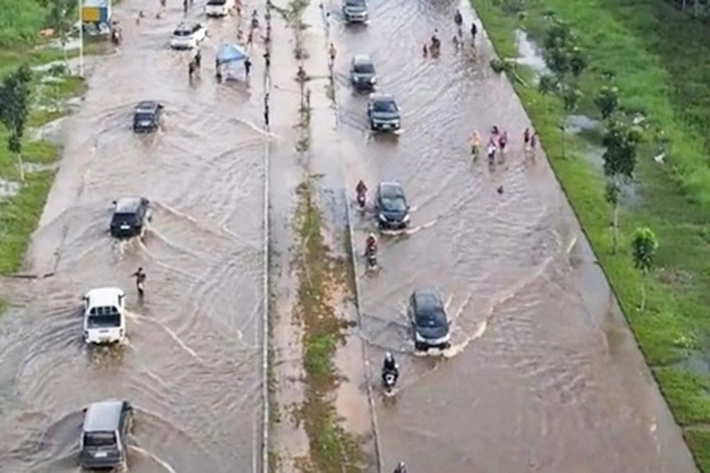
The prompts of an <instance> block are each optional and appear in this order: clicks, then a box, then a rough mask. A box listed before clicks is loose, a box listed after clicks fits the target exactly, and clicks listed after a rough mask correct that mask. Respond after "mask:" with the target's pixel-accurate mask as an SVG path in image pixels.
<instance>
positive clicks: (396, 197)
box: [375, 182, 409, 230]
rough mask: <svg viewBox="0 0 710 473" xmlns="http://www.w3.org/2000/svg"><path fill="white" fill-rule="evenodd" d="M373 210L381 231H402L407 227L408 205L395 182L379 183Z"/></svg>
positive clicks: (402, 192) (400, 187)
mask: <svg viewBox="0 0 710 473" xmlns="http://www.w3.org/2000/svg"><path fill="white" fill-rule="evenodd" d="M375 210H376V212H377V224H378V226H379V228H380V229H381V230H403V229H405V228H407V226H408V225H409V204H408V203H407V198H406V197H405V195H404V189H403V188H402V186H401V185H400V184H399V183H397V182H381V183H380V184H379V185H378V186H377V195H376V196H375Z"/></svg>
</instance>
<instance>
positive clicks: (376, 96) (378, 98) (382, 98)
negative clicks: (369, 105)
mask: <svg viewBox="0 0 710 473" xmlns="http://www.w3.org/2000/svg"><path fill="white" fill-rule="evenodd" d="M370 100H372V101H373V102H394V101H395V100H394V95H392V94H385V93H382V92H375V93H372V94H370Z"/></svg>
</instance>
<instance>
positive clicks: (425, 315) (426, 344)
mask: <svg viewBox="0 0 710 473" xmlns="http://www.w3.org/2000/svg"><path fill="white" fill-rule="evenodd" d="M407 315H408V316H409V320H410V323H411V324H412V331H413V333H414V348H415V349H417V350H428V349H429V348H430V347H434V348H448V347H449V345H450V344H451V334H450V331H449V321H448V317H447V315H446V309H445V308H444V303H443V302H442V300H441V297H440V296H439V294H438V293H437V292H436V291H434V290H433V289H423V290H419V291H414V292H413V293H412V295H411V296H409V307H408V309H407Z"/></svg>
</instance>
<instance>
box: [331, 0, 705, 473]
mask: <svg viewBox="0 0 710 473" xmlns="http://www.w3.org/2000/svg"><path fill="white" fill-rule="evenodd" d="M457 6H458V5H456V4H454V3H450V2H443V3H442V2H427V1H415V2H409V1H394V2H391V1H387V2H385V1H381V0H374V1H372V2H371V3H370V17H371V21H370V23H369V25H367V26H364V27H357V26H354V27H346V26H344V25H343V24H342V19H341V15H340V12H339V9H340V6H339V4H338V3H336V2H332V3H330V4H329V5H328V6H327V7H328V9H329V11H330V12H331V22H330V23H331V27H330V34H331V37H332V38H333V40H334V41H335V42H336V45H337V47H338V58H337V61H336V62H337V64H336V68H335V70H336V83H337V94H336V96H337V102H338V116H339V119H340V129H341V137H340V140H341V146H340V149H341V156H340V157H339V159H340V160H341V161H342V162H343V163H344V166H345V169H346V174H347V176H348V182H349V185H350V186H351V188H353V189H354V185H355V182H356V181H357V179H359V178H363V179H365V180H366V182H368V184H369V185H370V188H371V190H372V189H374V187H375V185H376V183H377V182H378V181H384V180H397V181H399V182H401V183H402V184H403V186H404V188H405V190H406V191H407V194H408V198H409V200H410V203H411V205H412V207H413V212H412V228H411V229H410V230H409V231H408V232H407V234H406V235H401V236H383V237H382V239H381V243H380V245H381V252H380V253H381V254H380V264H381V266H382V268H381V270H380V271H379V273H378V274H376V275H375V276H365V275H360V277H361V288H362V298H363V306H364V307H363V310H364V312H365V314H364V316H365V323H364V330H365V332H366V336H367V338H368V339H369V341H370V343H371V344H372V346H374V347H377V348H379V350H372V351H373V355H372V356H373V359H372V360H371V361H372V363H373V364H374V365H375V366H379V363H380V360H381V357H382V355H383V352H384V351H385V350H390V351H393V352H395V353H396V354H397V355H398V357H399V359H400V363H401V365H402V378H401V386H400V389H399V392H398V393H397V395H396V397H395V398H394V399H390V400H388V401H389V402H386V403H385V402H383V401H382V400H380V401H379V402H378V417H379V428H380V432H379V434H380V438H381V444H382V448H383V455H384V467H385V471H390V470H388V468H389V469H391V468H394V465H395V464H396V463H397V461H399V460H404V461H406V462H407V463H408V464H409V466H410V469H411V470H412V471H442V472H443V471H445V472H448V473H458V472H461V473H469V472H473V471H490V472H493V471H496V472H498V471H506V472H521V471H539V472H560V473H561V472H570V471H576V472H598V471H605V472H619V473H622V472H630V471H633V472H671V471H672V472H691V471H695V468H694V466H693V463H692V460H691V458H690V456H689V454H688V452H687V449H686V448H685V446H684V445H683V443H682V439H681V437H680V434H679V431H678V429H677V427H676V426H675V425H674V424H673V422H672V420H671V417H670V415H669V413H668V411H667V408H666V407H665V404H664V403H663V402H662V400H661V398H660V396H659V394H658V392H657V390H656V389H655V387H654V385H653V383H652V382H651V380H650V379H649V376H648V373H647V370H646V368H645V367H644V365H643V362H642V359H641V357H640V354H639V352H638V350H637V349H636V348H635V347H634V345H633V340H632V337H631V336H630V335H629V333H628V330H627V329H626V327H625V325H624V323H623V321H622V319H621V318H620V317H619V316H618V310H617V308H616V305H615V303H614V300H613V298H612V296H611V294H610V293H609V290H608V287H607V285H606V283H605V281H604V279H603V277H602V276H601V273H600V271H599V270H598V268H597V267H596V263H595V260H594V257H593V255H592V254H591V252H590V251H589V248H588V246H587V244H586V243H585V241H584V239H583V236H582V235H581V234H580V230H579V227H578V225H577V224H576V222H575V220H574V218H573V216H572V214H571V211H570V210H569V207H568V205H567V203H566V201H565V199H564V197H563V195H562V193H561V192H560V190H559V187H558V185H557V184H556V182H555V180H554V177H553V175H552V173H551V171H550V169H549V167H548V166H547V164H546V162H545V161H544V159H543V157H542V156H538V160H537V163H535V164H532V163H529V162H528V163H526V162H525V160H524V159H523V150H522V132H523V130H524V128H525V127H526V126H529V123H528V122H527V119H526V117H525V114H524V112H523V110H522V108H521V106H520V104H519V103H518V101H517V100H516V99H515V98H514V95H513V92H512V89H511V87H510V85H509V84H508V82H507V81H506V80H505V79H504V78H502V77H499V76H497V75H495V74H493V73H492V72H491V71H490V69H489V68H488V67H487V65H488V61H489V59H490V57H491V54H492V52H491V50H490V47H488V46H487V45H486V44H484V40H482V39H481V38H479V43H478V48H477V50H476V51H473V50H472V49H471V48H470V46H467V47H466V48H465V49H464V50H463V51H458V52H457V51H456V50H455V49H454V47H453V44H452V41H451V38H452V37H453V36H454V34H455V26H454V23H453V16H454V11H455V8H456V7H457ZM471 19H472V18H471V16H470V15H468V16H467V19H466V28H465V30H468V28H469V27H470V22H471ZM435 29H438V30H439V37H440V38H441V39H442V43H443V45H442V54H441V56H440V57H439V58H438V59H431V58H424V57H422V45H423V44H424V43H425V42H426V41H428V40H429V38H430V37H431V35H432V34H433V33H434V31H435ZM479 29H480V23H479ZM464 37H465V38H466V40H467V41H470V39H469V37H468V36H467V35H464ZM469 44H470V42H469ZM356 53H368V54H371V55H372V57H373V59H374V61H375V66H376V68H377V70H378V73H379V82H378V89H379V90H380V91H383V92H390V93H393V94H395V96H396V98H397V100H398V102H399V105H400V107H401V109H402V111H403V131H402V133H401V134H400V135H399V136H373V135H372V134H370V133H369V132H368V130H367V128H368V127H367V121H366V95H362V94H357V93H354V92H353V91H352V90H351V88H350V87H349V85H348V78H347V70H348V62H349V60H350V58H351V57H352V55H353V54H356ZM492 125H498V126H499V127H500V128H501V129H503V130H507V131H508V132H509V134H510V138H511V146H510V150H509V151H508V153H507V155H506V156H505V158H504V160H503V162H499V163H496V164H495V165H494V166H490V167H489V166H488V165H487V163H482V162H479V163H472V160H471V156H470V155H469V152H468V137H469V136H470V134H471V131H472V129H474V128H475V129H478V130H479V131H480V133H481V135H482V137H483V140H484V143H485V140H486V139H487V137H488V130H489V129H490V128H491V126H492ZM501 186H502V188H501V189H500V192H499V190H498V189H499V187H501ZM351 193H352V192H351ZM371 193H372V192H371ZM373 222H374V220H373V215H371V214H370V213H369V212H368V213H367V214H366V215H362V216H358V217H356V218H355V221H354V225H355V227H356V238H358V241H357V242H356V244H360V245H361V246H362V244H363V243H364V239H365V234H366V232H368V231H372V230H374V224H373ZM360 267H361V268H362V267H363V265H362V264H360ZM427 287H435V288H437V289H438V290H439V291H440V292H441V294H442V296H443V298H444V299H445V300H447V301H448V311H449V315H450V317H451V318H452V320H453V347H452V348H451V349H450V350H447V351H446V352H445V353H443V354H440V356H436V357H417V356H414V355H413V346H412V345H413V344H412V342H411V338H412V336H411V333H410V332H409V330H408V323H407V320H406V317H405V304H406V300H407V297H408V296H409V294H410V293H411V291H413V290H415V289H418V288H427Z"/></svg>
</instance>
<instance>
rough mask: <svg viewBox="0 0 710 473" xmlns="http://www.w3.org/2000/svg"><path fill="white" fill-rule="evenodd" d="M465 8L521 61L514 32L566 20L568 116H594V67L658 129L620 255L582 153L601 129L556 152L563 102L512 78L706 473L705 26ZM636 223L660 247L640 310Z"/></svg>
mask: <svg viewBox="0 0 710 473" xmlns="http://www.w3.org/2000/svg"><path fill="white" fill-rule="evenodd" d="M472 3H473V6H474V8H475V9H476V11H477V13H478V15H479V17H480V18H481V20H482V22H483V23H484V25H485V27H486V29H487V31H488V34H489V35H490V37H491V40H492V41H493V43H494V46H495V48H496V51H497V52H498V54H499V55H500V56H501V57H507V58H515V57H517V56H518V53H517V45H516V40H515V35H514V31H515V30H516V29H523V30H525V31H526V32H527V33H528V34H529V35H530V37H531V38H533V40H535V39H537V40H538V43H539V44H542V42H541V41H540V40H541V38H542V36H543V34H544V32H545V30H546V28H548V26H549V22H550V20H549V18H550V17H551V16H554V17H556V18H557V19H559V20H562V21H564V22H566V23H567V24H569V25H570V26H571V27H572V29H573V31H574V32H575V33H576V35H577V44H578V45H579V46H580V47H581V48H582V49H583V51H585V53H586V54H587V56H588V58H589V67H588V69H587V71H586V72H585V73H584V74H583V76H582V77H581V80H580V82H579V83H580V88H581V91H582V93H583V94H584V95H583V98H582V100H581V102H580V106H579V108H580V109H579V110H578V111H576V112H575V113H577V114H585V115H587V116H589V117H591V118H595V119H599V118H600V117H599V113H598V112H597V111H596V109H595V108H594V107H593V101H592V100H591V99H592V98H593V97H594V96H595V94H596V92H597V91H598V90H599V87H600V85H601V84H602V76H603V74H602V73H603V72H605V71H611V72H613V73H614V74H615V76H616V79H615V82H616V85H617V86H618V88H619V90H620V103H621V107H622V108H623V111H624V112H626V113H627V114H629V115H631V114H642V115H643V116H644V117H645V118H646V121H647V123H649V124H650V127H649V128H650V129H653V130H656V131H657V130H662V132H663V134H664V135H665V137H666V138H667V142H666V143H665V145H664V148H665V151H666V158H665V161H664V162H663V163H658V162H656V161H654V160H653V159H652V158H653V156H654V155H655V154H656V153H657V150H658V148H657V144H658V143H657V142H655V140H653V139H646V140H645V141H644V142H643V143H642V145H641V148H640V153H639V162H638V165H637V168H636V176H635V177H636V181H637V182H636V184H637V186H638V187H637V189H638V191H637V194H638V197H637V198H636V199H634V201H633V203H629V204H628V205H625V206H623V207H622V209H621V216H620V244H619V248H620V251H619V252H618V253H617V254H616V255H614V254H612V232H611V230H610V220H611V209H610V205H609V204H608V203H607V202H606V201H605V198H604V184H605V180H604V176H603V175H602V173H601V170H600V168H599V166H598V165H594V164H592V163H591V158H590V157H589V156H585V155H587V154H589V153H588V151H586V150H589V149H590V147H591V146H594V145H595V144H596V145H598V144H599V136H600V133H599V132H597V133H589V134H588V136H587V138H586V139H585V138H582V137H581V136H577V137H570V136H566V138H565V140H566V142H567V145H566V148H567V150H568V152H567V155H566V157H564V156H562V151H561V150H562V149H563V147H562V136H563V135H562V134H561V132H560V130H559V124H560V123H561V122H562V120H563V119H564V116H565V112H564V109H563V106H562V102H561V100H560V99H559V98H557V97H554V98H552V99H549V97H543V96H542V95H541V94H540V93H539V92H538V91H537V88H536V87H535V86H533V85H530V86H527V87H526V86H525V85H523V84H522V83H520V82H518V83H516V89H517V92H518V94H519V95H520V97H521V99H522V101H523V103H524V105H525V107H526V109H527V110H528V113H529V115H530V117H531V119H532V120H533V123H534V125H535V127H536V129H537V131H538V133H539V134H540V136H541V142H542V145H543V147H544V149H545V151H546V153H547V155H548V158H549V159H550V162H551V164H552V166H553V168H554V170H555V173H556V174H557V177H558V179H559V180H560V182H561V184H562V186H563V188H564V190H565V193H566V194H567V196H568V198H569V200H570V202H571V203H572V206H573V207H574V209H575V212H576V213H577V215H578V218H579V220H580V221H581V223H582V225H583V227H584V230H585V232H586V234H587V236H588V238H589V239H590V241H591V243H592V245H593V247H594V250H595V253H596V255H597V257H598V259H599V261H600V262H601V265H602V267H603V269H604V271H605V272H606V274H607V276H608V278H609V280H610V282H611V284H612V286H613V288H614V291H615V292H616V294H617V297H618V298H619V301H620V303H621V305H622V307H623V310H624V312H625V314H626V317H627V319H628V321H629V323H630V325H631V327H632V329H633V331H634V334H635V336H636V338H637V341H638V343H639V346H640V347H641V350H642V351H643V353H644V355H645V357H646V360H647V362H648V364H649V365H650V366H651V368H652V371H653V373H654V375H655V377H656V380H657V381H658V384H659V386H660V388H661V390H662V391H663V393H664V395H665V397H666V399H667V401H668V403H669V405H670V407H671V410H672V411H673V413H674V416H675V418H676V420H677V422H678V423H679V424H680V425H681V426H682V427H683V432H684V435H685V437H686V441H687V442H688V445H689V446H690V447H691V449H692V451H693V454H694V455H695V458H696V461H697V463H698V465H699V467H700V469H701V470H702V471H703V472H710V432H708V430H707V428H706V426H707V423H708V422H710V397H709V396H708V389H710V376H709V375H708V374H709V373H710V355H709V354H708V352H709V349H710V343H709V340H708V335H709V334H710V316H709V315H708V313H707V307H709V306H710V290H708V287H710V226H709V225H708V222H707V218H706V216H707V215H708V211H710V169H709V168H708V160H707V156H708V150H709V149H710V142H709V141H708V138H710V137H708V135H707V129H708V125H710V56H709V55H707V54H706V52H705V51H706V45H707V44H710V28H709V27H708V26H707V25H706V23H705V22H704V20H699V19H694V18H692V17H691V16H690V14H688V13H685V12H680V11H677V10H675V9H674V8H673V7H672V5H671V4H670V3H666V2H663V1H660V0H646V1H641V0H528V1H526V2H524V1H522V0H472ZM521 11H524V14H523V15H521V14H520V12H521ZM516 70H517V71H518V74H519V75H520V76H522V77H524V78H525V79H524V81H525V82H526V83H529V84H533V83H534V80H533V73H532V71H531V70H530V69H527V70H526V69H525V68H522V67H519V66H518V67H516ZM548 105H549V109H548ZM550 110H551V111H550ZM656 131H654V133H656ZM639 226H648V227H650V228H651V229H652V230H653V231H654V232H655V233H656V235H657V237H658V240H659V243H660V247H659V250H658V255H657V269H656V270H655V271H654V272H653V273H652V274H651V275H650V277H649V278H648V282H647V287H648V299H647V304H646V310H645V311H644V312H643V313H642V312H641V311H640V310H639V303H640V298H641V296H640V288H641V282H642V275H641V273H640V272H639V271H637V270H635V269H634V267H633V263H632V259H631V256H630V249H629V240H630V238H631V235H632V233H633V232H634V230H635V229H636V228H637V227H639Z"/></svg>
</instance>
